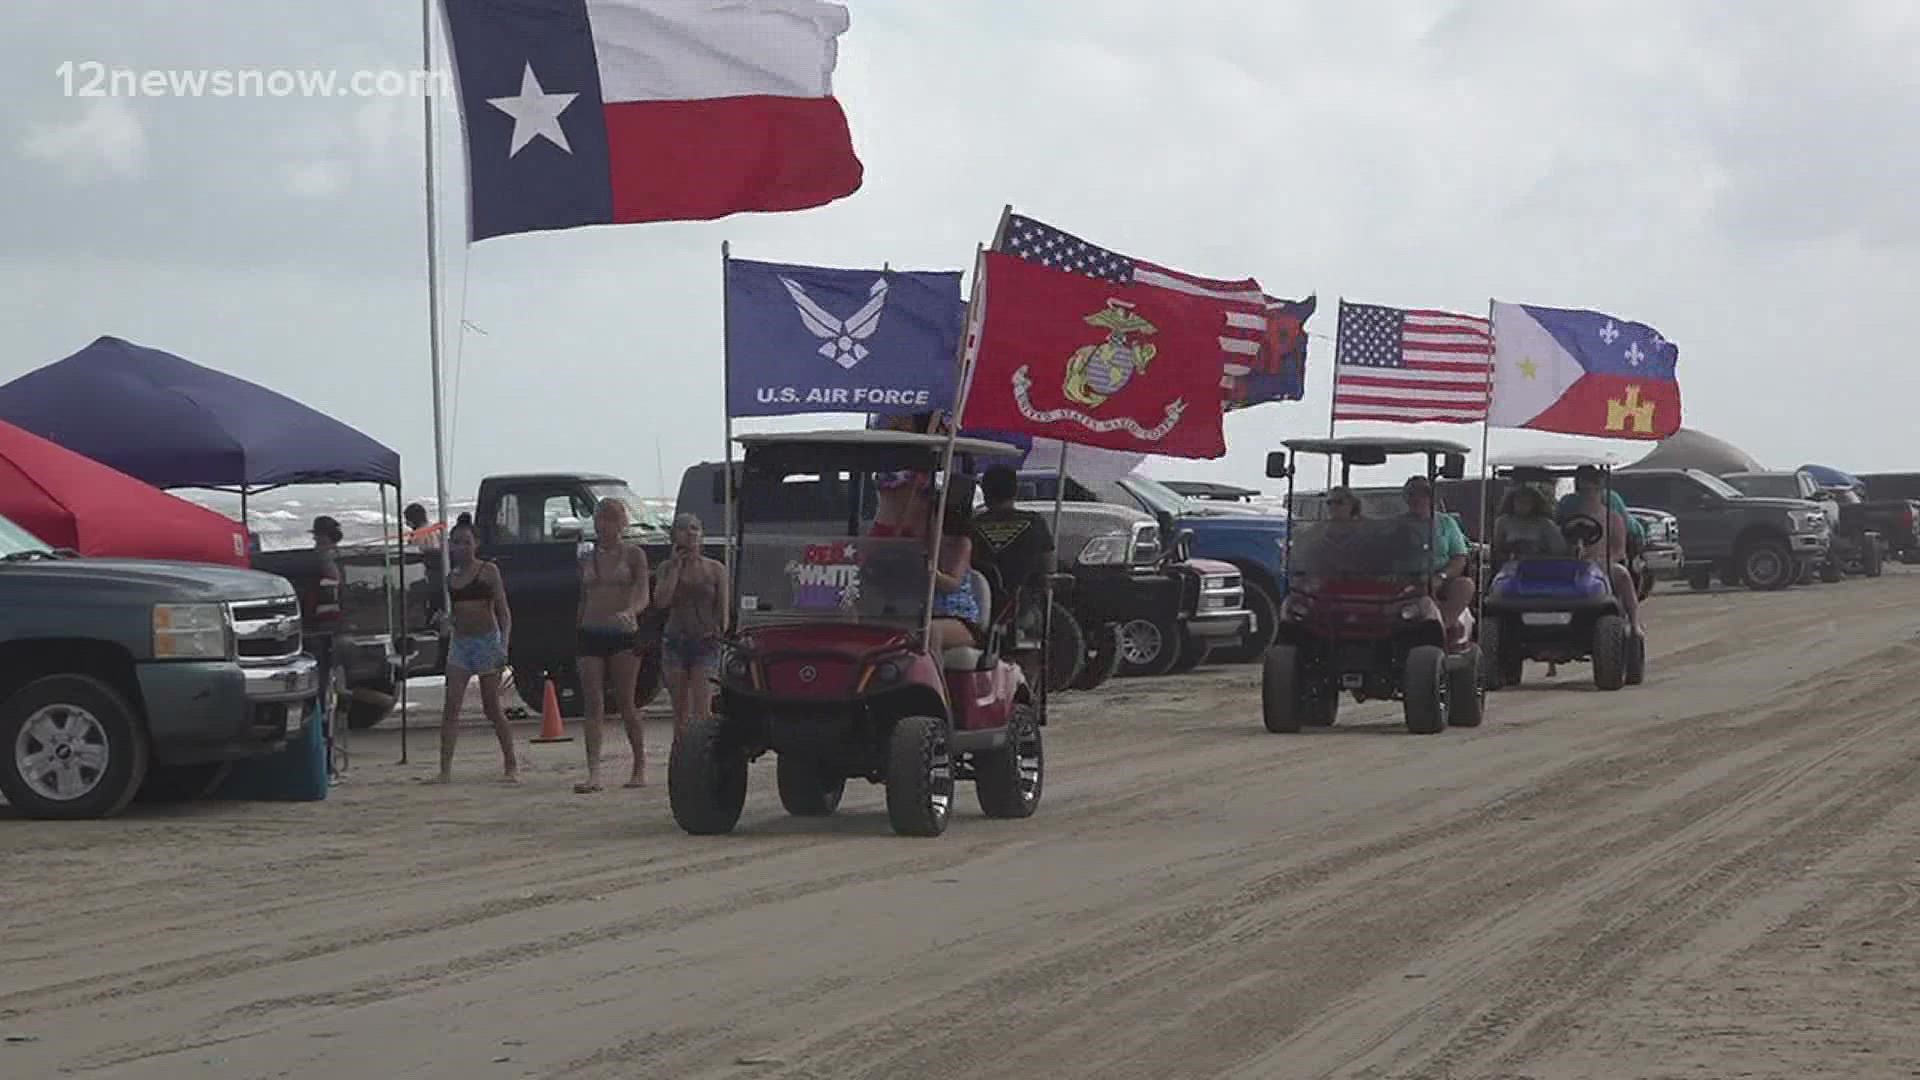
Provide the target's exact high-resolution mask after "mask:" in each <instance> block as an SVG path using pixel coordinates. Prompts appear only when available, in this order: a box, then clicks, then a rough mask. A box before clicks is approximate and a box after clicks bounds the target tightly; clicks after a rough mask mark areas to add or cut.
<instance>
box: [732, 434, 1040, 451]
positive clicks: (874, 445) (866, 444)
mask: <svg viewBox="0 0 1920 1080" xmlns="http://www.w3.org/2000/svg"><path fill="white" fill-rule="evenodd" d="M733 441H734V442H737V443H739V444H740V445H741V446H744V447H747V448H749V449H751V448H753V447H756V446H817V447H828V446H840V447H849V448H852V449H856V450H879V449H898V450H924V451H927V452H928V453H932V454H939V453H941V452H943V451H945V450H946V448H947V437H946V436H945V435H923V434H921V433H919V432H915V431H877V430H870V429H866V428H839V429H836V430H826V431H764V432H754V433H753V434H750V435H735V436H734V437H733ZM953 452H954V453H955V454H956V455H958V454H972V455H974V456H976V457H1004V458H1017V457H1024V456H1026V451H1025V450H1022V449H1020V448H1019V447H1017V446H1010V445H1008V444H1007V443H1003V442H994V441H992V440H990V439H970V438H964V437H963V438H959V439H955V440H954V442H953Z"/></svg>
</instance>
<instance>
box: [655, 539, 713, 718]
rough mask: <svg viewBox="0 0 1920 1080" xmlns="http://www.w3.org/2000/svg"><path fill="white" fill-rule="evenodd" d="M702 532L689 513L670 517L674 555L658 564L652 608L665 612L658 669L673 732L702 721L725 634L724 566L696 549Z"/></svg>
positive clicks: (707, 707) (711, 701) (707, 708)
mask: <svg viewBox="0 0 1920 1080" xmlns="http://www.w3.org/2000/svg"><path fill="white" fill-rule="evenodd" d="M701 536H702V529H701V526H700V519H699V518H698V517H696V516H695V515H693V514H681V515H680V516H679V517H676V518H674V519H673V554H672V555H669V556H667V560H666V562H664V563H662V564H661V565H660V585H659V588H658V589H657V590H656V591H655V593H654V599H653V602H654V606H655V607H657V608H660V609H662V610H664V611H666V613H667V622H666V626H665V628H664V632H663V636H662V639H661V643H660V645H661V650H662V654H661V661H662V663H661V667H662V669H663V670H664V673H665V675H666V680H667V693H668V694H669V695H670V696H671V697H672V698H673V734H674V737H675V738H679V736H680V732H681V730H682V729H684V728H685V727H686V726H687V721H689V720H692V719H694V718H696V717H699V718H703V719H704V718H705V717H706V715H707V712H708V710H709V709H710V708H711V707H712V705H713V684H712V683H711V682H710V681H709V680H708V675H709V674H710V673H711V672H712V671H713V665H714V663H715V661H717V660H718V659H719V657H720V637H721V635H722V634H725V633H726V630H727V568H726V565H725V564H723V563H722V562H720V560H718V559H711V558H708V557H707V556H706V555H704V554H702V553H701V551H700V540H701Z"/></svg>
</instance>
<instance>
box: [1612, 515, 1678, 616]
mask: <svg viewBox="0 0 1920 1080" xmlns="http://www.w3.org/2000/svg"><path fill="white" fill-rule="evenodd" d="M1627 513H1628V514H1629V515H1631V516H1632V517H1633V518H1634V519H1635V520H1637V521H1639V523H1640V531H1641V533H1642V535H1644V536H1645V537H1646V538H1647V539H1646V543H1645V544H1644V545H1643V546H1642V547H1641V548H1640V550H1639V552H1638V554H1637V557H1636V555H1635V553H1634V552H1632V551H1629V552H1628V557H1627V566H1628V568H1629V569H1630V570H1632V571H1633V580H1634V585H1635V587H1636V588H1637V589H1638V590H1639V595H1640V599H1642V600H1645V599H1646V598H1647V597H1648V596H1651V595H1652V594H1653V589H1654V585H1655V583H1656V582H1661V581H1684V580H1686V576H1687V569H1686V562H1687V553H1686V549H1685V548H1684V547H1682V546H1681V544H1680V519H1679V518H1677V517H1674V516H1673V515H1672V514H1669V513H1667V512H1666V511H1665V510H1654V509H1652V508H1650V507H1645V506H1629V507H1627Z"/></svg>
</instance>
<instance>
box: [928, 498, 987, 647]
mask: <svg viewBox="0 0 1920 1080" xmlns="http://www.w3.org/2000/svg"><path fill="white" fill-rule="evenodd" d="M982 621H983V620H982V618H981V615H980V598H979V597H977V596H975V595H974V594H973V507H972V506H971V505H970V504H969V503H967V502H965V501H963V500H962V499H961V498H960V497H959V494H958V492H956V493H955V497H954V498H951V499H948V500H947V504H946V515H945V517H944V518H943V519H942V520H941V523H940V539H939V541H938V543H937V545H936V546H935V549H934V561H933V641H932V643H931V644H932V645H933V648H934V649H935V650H936V651H945V650H947V649H961V648H971V647H973V646H975V645H977V644H979V641H978V639H977V638H975V636H974V633H973V628H974V627H976V626H978V625H980V624H981V622H982Z"/></svg>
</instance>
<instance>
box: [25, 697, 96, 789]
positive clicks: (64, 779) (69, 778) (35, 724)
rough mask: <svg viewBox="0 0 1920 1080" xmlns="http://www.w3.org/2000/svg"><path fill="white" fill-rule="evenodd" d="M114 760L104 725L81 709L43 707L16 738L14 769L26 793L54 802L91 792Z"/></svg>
mask: <svg viewBox="0 0 1920 1080" xmlns="http://www.w3.org/2000/svg"><path fill="white" fill-rule="evenodd" d="M112 761H113V750H112V747H111V746H110V745H109V744H108V742H107V729H106V725H104V724H102V723H101V722H100V720H99V718H98V717H96V716H94V715H93V714H92V713H90V712H88V711H87V710H85V709H83V708H81V707H79V706H78V705H47V706H44V707H42V708H41V709H40V710H39V711H37V712H35V713H34V714H33V715H31V716H29V717H27V721H26V723H24V724H22V725H20V733H19V734H18V735H16V736H15V737H14V740H13V768H14V771H15V772H16V773H17V774H19V776H20V779H21V780H22V781H24V782H25V783H26V785H27V790H29V791H31V792H33V793H34V794H35V795H38V796H39V797H40V798H43V799H47V800H50V801H52V802H72V801H74V800H75V799H81V798H85V797H86V796H87V795H89V794H91V793H92V792H93V791H94V789H96V788H98V787H99V786H100V782H101V781H102V780H104V779H105V778H106V775H107V766H108V765H109V764H110V763H111V762H112Z"/></svg>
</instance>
